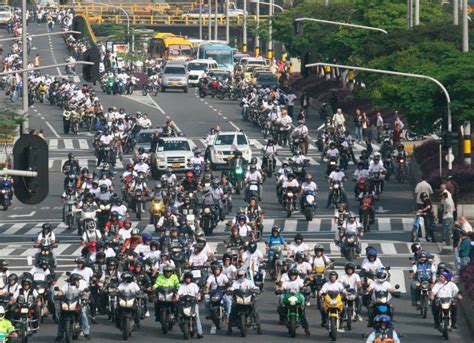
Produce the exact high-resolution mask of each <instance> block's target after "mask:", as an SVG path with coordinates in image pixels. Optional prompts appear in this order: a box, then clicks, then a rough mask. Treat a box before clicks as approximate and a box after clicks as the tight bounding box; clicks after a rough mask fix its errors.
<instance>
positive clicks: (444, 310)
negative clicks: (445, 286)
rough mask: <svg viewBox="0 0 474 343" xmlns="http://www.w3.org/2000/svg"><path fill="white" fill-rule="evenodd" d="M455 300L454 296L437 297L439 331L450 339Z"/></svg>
mask: <svg viewBox="0 0 474 343" xmlns="http://www.w3.org/2000/svg"><path fill="white" fill-rule="evenodd" d="M453 302H454V300H453V299H452V298H437V299H436V306H437V307H438V323H439V331H440V332H441V333H442V334H443V337H444V338H445V339H446V340H448V339H449V331H451V326H452V318H451V307H452V306H453Z"/></svg>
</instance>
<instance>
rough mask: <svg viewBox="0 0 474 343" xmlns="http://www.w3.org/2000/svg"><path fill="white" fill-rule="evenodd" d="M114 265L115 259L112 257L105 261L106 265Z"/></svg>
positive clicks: (115, 264)
mask: <svg viewBox="0 0 474 343" xmlns="http://www.w3.org/2000/svg"><path fill="white" fill-rule="evenodd" d="M110 266H114V267H117V261H116V260H115V259H114V258H111V259H110V260H108V261H107V267H110Z"/></svg>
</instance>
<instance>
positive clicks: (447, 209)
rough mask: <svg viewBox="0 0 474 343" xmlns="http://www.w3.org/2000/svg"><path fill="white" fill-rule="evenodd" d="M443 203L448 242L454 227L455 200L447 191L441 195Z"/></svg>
mask: <svg viewBox="0 0 474 343" xmlns="http://www.w3.org/2000/svg"><path fill="white" fill-rule="evenodd" d="M441 203H442V204H443V220H442V224H443V232H444V237H445V242H446V244H449V242H450V241H451V229H452V227H453V221H454V220H453V212H454V202H453V199H450V198H449V197H448V194H447V193H443V195H442V196H441Z"/></svg>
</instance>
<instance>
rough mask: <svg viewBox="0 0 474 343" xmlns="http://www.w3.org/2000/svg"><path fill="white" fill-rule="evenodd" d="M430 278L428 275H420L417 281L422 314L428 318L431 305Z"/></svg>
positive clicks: (417, 293) (417, 292)
mask: <svg viewBox="0 0 474 343" xmlns="http://www.w3.org/2000/svg"><path fill="white" fill-rule="evenodd" d="M429 292H430V278H429V277H428V276H427V275H424V276H418V277H417V281H416V295H417V299H419V301H420V315H421V316H422V317H423V318H426V315H427V314H428V307H429V302H430V300H429Z"/></svg>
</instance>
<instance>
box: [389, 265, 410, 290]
mask: <svg viewBox="0 0 474 343" xmlns="http://www.w3.org/2000/svg"><path fill="white" fill-rule="evenodd" d="M390 283H391V284H392V285H393V286H394V287H395V284H399V285H400V288H399V289H398V290H399V291H400V292H402V293H406V292H407V289H406V286H405V273H404V270H403V269H398V268H397V269H395V268H394V269H390Z"/></svg>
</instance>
